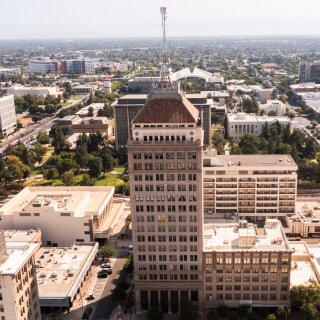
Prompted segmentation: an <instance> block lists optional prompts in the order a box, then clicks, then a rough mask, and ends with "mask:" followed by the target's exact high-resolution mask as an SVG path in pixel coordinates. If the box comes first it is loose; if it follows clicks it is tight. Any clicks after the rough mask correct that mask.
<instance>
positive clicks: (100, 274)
mask: <svg viewBox="0 0 320 320" xmlns="http://www.w3.org/2000/svg"><path fill="white" fill-rule="evenodd" d="M98 278H108V273H107V272H98Z"/></svg>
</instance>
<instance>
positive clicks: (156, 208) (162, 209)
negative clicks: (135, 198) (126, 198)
mask: <svg viewBox="0 0 320 320" xmlns="http://www.w3.org/2000/svg"><path fill="white" fill-rule="evenodd" d="M149 197H151V196H149ZM149 199H151V198H149ZM160 199H162V198H161V196H160ZM150 201H151V200H150ZM158 201H164V200H158ZM166 207H167V210H166ZM187 207H188V211H189V212H197V206H195V205H189V206H186V205H179V206H175V205H169V206H161V205H158V206H142V205H136V212H145V210H144V209H146V212H155V211H156V212H175V211H177V212H187ZM176 208H177V210H176Z"/></svg>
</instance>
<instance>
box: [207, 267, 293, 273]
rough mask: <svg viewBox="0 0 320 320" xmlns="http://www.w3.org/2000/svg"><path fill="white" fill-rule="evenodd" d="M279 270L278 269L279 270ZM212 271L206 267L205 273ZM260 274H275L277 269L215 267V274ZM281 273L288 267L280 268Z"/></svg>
mask: <svg viewBox="0 0 320 320" xmlns="http://www.w3.org/2000/svg"><path fill="white" fill-rule="evenodd" d="M279 270H280V269H279ZM212 271H213V268H212V267H206V273H212ZM260 271H261V272H262V273H269V272H271V273H277V272H278V268H277V267H271V268H268V267H262V268H260V267H252V268H250V267H225V268H223V267H217V269H216V272H217V273H223V272H224V273H232V272H234V273H241V272H243V273H251V272H252V273H259V272H260ZM281 272H288V267H282V268H281Z"/></svg>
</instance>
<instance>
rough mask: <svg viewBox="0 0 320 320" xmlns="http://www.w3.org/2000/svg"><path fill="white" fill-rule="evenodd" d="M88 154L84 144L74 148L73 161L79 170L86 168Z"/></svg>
mask: <svg viewBox="0 0 320 320" xmlns="http://www.w3.org/2000/svg"><path fill="white" fill-rule="evenodd" d="M88 159H89V154H88V147H87V145H86V144H81V145H79V146H77V147H76V155H75V160H76V161H77V163H78V164H79V165H80V167H81V168H86V167H87V164H88Z"/></svg>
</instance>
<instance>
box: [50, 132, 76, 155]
mask: <svg viewBox="0 0 320 320" xmlns="http://www.w3.org/2000/svg"><path fill="white" fill-rule="evenodd" d="M51 145H52V146H53V147H54V152H55V153H56V154H59V153H61V152H62V151H69V150H70V148H71V143H69V142H68V140H67V138H66V137H65V135H64V134H63V133H62V130H61V128H60V130H58V131H57V133H56V134H55V136H54V138H53V139H52V142H51Z"/></svg>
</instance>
